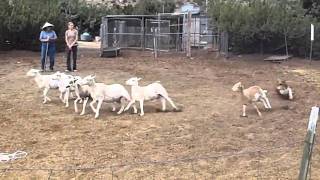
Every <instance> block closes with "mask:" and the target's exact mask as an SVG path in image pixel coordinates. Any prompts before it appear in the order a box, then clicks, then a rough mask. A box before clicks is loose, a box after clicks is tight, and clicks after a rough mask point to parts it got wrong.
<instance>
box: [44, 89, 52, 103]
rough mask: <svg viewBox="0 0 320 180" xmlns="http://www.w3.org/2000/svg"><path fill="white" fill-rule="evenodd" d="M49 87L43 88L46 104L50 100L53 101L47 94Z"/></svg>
mask: <svg viewBox="0 0 320 180" xmlns="http://www.w3.org/2000/svg"><path fill="white" fill-rule="evenodd" d="M48 91H49V89H48V88H45V89H44V90H43V104H45V103H46V102H47V100H48V101H51V99H50V98H49V97H48V96H47V94H48Z"/></svg>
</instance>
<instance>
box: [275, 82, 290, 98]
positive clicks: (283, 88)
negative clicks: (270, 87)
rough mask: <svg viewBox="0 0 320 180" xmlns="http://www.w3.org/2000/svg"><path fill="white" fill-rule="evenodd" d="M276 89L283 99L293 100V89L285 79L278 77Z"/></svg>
mask: <svg viewBox="0 0 320 180" xmlns="http://www.w3.org/2000/svg"><path fill="white" fill-rule="evenodd" d="M276 91H277V93H278V94H279V95H281V96H282V97H283V98H285V99H289V100H293V90H292V88H291V87H290V86H289V85H288V84H287V82H286V81H284V80H281V79H278V85H277V87H276Z"/></svg>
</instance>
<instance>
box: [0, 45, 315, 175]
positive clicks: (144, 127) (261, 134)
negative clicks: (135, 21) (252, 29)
mask: <svg viewBox="0 0 320 180" xmlns="http://www.w3.org/2000/svg"><path fill="white" fill-rule="evenodd" d="M97 54H98V53H97V52H96V50H92V49H91V50H84V49H83V50H80V55H79V56H80V60H79V70H80V71H79V72H78V73H77V74H78V75H81V76H84V75H88V74H91V73H95V74H96V76H97V81H99V82H105V83H121V84H124V81H125V80H127V79H128V78H130V77H132V76H139V77H142V78H143V80H142V81H141V83H142V85H145V84H148V83H150V82H153V81H156V80H160V81H161V83H162V84H163V85H164V86H165V87H166V88H167V90H168V92H169V94H170V96H171V97H172V99H173V100H174V101H175V102H176V103H177V104H178V105H179V106H182V107H183V112H168V113H162V112H158V111H157V109H158V108H160V103H159V102H148V103H146V104H145V116H144V117H139V116H137V115H133V114H130V113H126V114H123V115H120V116H118V115H116V114H115V113H112V112H110V106H108V105H103V108H102V111H101V114H100V118H99V119H97V120H96V119H94V115H93V114H92V112H91V110H89V108H88V111H87V114H86V115H85V116H79V115H78V114H75V113H74V111H73V108H72V107H70V108H65V107H63V105H62V104H61V102H60V101H59V99H58V93H57V92H56V91H51V92H50V93H49V95H50V97H52V100H53V101H52V102H50V103H48V104H42V103H41V97H40V94H41V92H40V91H39V90H37V89H36V86H35V83H34V82H33V81H32V80H31V79H28V78H27V77H26V76H25V73H26V72H27V71H28V70H29V69H30V68H32V67H38V63H39V57H38V54H37V53H31V52H22V51H17V52H16V51H15V52H9V53H5V54H1V57H0V67H1V68H0V87H1V89H0V91H1V94H0V107H1V110H2V111H1V112H0V142H1V143H0V152H13V151H16V150H24V151H27V152H28V153H29V155H28V156H27V157H26V158H25V159H21V160H17V161H14V162H12V163H9V164H0V169H4V168H18V169H19V168H35V169H39V168H40V169H41V168H44V170H25V171H14V170H12V171H2V170H0V178H1V179H46V178H48V176H49V175H50V177H51V178H52V179H72V178H76V179H90V178H91V179H111V178H112V177H113V178H114V179H257V178H260V179H296V177H297V175H298V169H299V163H300V158H301V156H302V154H301V150H302V146H301V145H302V141H303V139H304V136H305V133H306V127H307V119H308V115H309V110H310V107H311V106H313V105H315V104H317V103H318V101H319V98H318V97H319V95H318V94H319V93H318V91H317V87H316V84H314V83H313V82H309V81H308V79H310V78H309V76H307V75H306V74H303V75H298V74H297V73H294V72H292V71H293V70H295V69H303V70H304V72H308V73H309V72H315V73H318V70H317V69H318V68H319V66H320V63H318V62H313V66H308V65H304V64H305V63H304V61H303V60H300V59H292V60H290V61H288V62H285V63H283V64H281V65H278V64H271V63H268V62H264V61H263V58H262V57H260V56H243V57H241V58H238V57H235V58H232V59H229V60H222V59H215V58H213V57H215V55H214V54H207V53H199V55H200V56H199V57H198V58H194V59H192V60H189V59H185V58H183V57H181V56H177V55H163V56H162V57H161V58H159V59H157V60H154V59H153V57H152V56H151V54H150V53H149V52H144V53H142V52H126V53H125V54H124V55H123V57H119V58H116V59H100V58H99V57H98V55H97ZM18 62H19V63H18ZM64 63H65V59H64V58H63V54H59V55H58V57H57V66H56V69H57V70H64V68H65V65H64ZM278 77H281V78H282V79H286V80H288V82H289V83H290V85H291V86H293V88H294V89H295V90H296V94H297V95H298V97H297V99H295V101H293V102H291V101H284V100H282V99H281V98H279V97H278V96H277V94H276V92H275V91H274V88H275V83H276V80H277V78H278ZM239 80H241V81H242V82H243V84H245V85H246V86H250V85H254V84H257V85H260V86H262V87H263V88H264V89H267V90H269V93H270V94H269V95H270V101H271V104H272V106H273V110H272V111H271V112H266V111H264V110H263V111H262V115H263V117H262V118H259V117H258V116H257V114H256V113H255V111H254V109H253V108H252V107H249V108H248V115H249V117H248V118H240V117H239V115H240V112H241V104H239V103H240V101H239V95H238V94H234V93H233V92H232V91H231V87H232V85H233V84H234V83H236V82H238V81H239ZM168 106H169V105H168ZM261 107H262V106H261ZM284 107H289V108H287V109H286V108H284ZM261 109H262V108H261ZM292 143H297V145H294V146H289V145H290V144H292ZM279 146H282V147H283V148H276V147H279ZM272 148H275V149H273V150H270V151H266V152H265V151H262V152H261V153H255V152H252V153H245V152H247V151H256V150H266V149H272ZM241 152H242V153H241ZM317 152H319V150H318V149H317V148H316V149H315V156H314V157H313V164H312V167H313V169H317V168H319V167H320V164H319V163H318V162H319V157H318V156H317V155H316V154H317ZM233 153H236V154H237V153H241V154H239V155H233V156H231V155H230V154H233ZM226 155H229V156H226ZM186 158H187V159H188V158H191V159H193V160H190V159H189V160H186ZM177 159H184V160H183V161H182V160H180V161H175V160H177ZM141 161H143V162H145V161H148V162H150V161H162V162H166V163H152V164H150V163H149V164H144V163H140V162H141ZM110 165H119V166H114V167H112V168H109V166H110ZM100 166H106V168H101V169H87V170H85V169H82V170H75V171H73V170H70V171H67V170H65V171H52V172H51V173H50V171H48V170H45V169H46V168H48V169H51V168H53V169H70V168H71V169H73V168H79V167H80V168H81V167H82V168H83V167H100ZM312 177H313V178H314V179H316V178H319V177H320V173H319V172H317V171H313V172H312Z"/></svg>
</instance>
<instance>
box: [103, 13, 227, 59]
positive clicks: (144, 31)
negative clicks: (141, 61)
mask: <svg viewBox="0 0 320 180" xmlns="http://www.w3.org/2000/svg"><path fill="white" fill-rule="evenodd" d="M101 37H102V39H101V51H104V50H107V49H110V48H114V47H118V48H124V49H126V48H134V49H139V50H152V51H156V52H169V51H173V52H185V51H186V50H187V47H188V46H191V47H192V48H198V49H200V48H201V49H211V50H213V51H219V52H220V51H221V52H222V53H225V52H227V51H228V47H227V45H228V43H227V42H228V38H227V36H226V35H224V34H221V33H220V32H219V30H218V28H217V27H216V26H215V24H214V23H213V21H212V20H211V19H210V18H208V17H207V16H206V15H201V14H198V15H192V16H191V18H189V17H188V16H187V14H158V15H148V16H147V15H140V16H139V15H112V16H106V17H104V18H103V20H102V25H101ZM188 41H190V43H189V44H188Z"/></svg>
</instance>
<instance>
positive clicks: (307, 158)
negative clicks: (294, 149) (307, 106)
mask: <svg viewBox="0 0 320 180" xmlns="http://www.w3.org/2000/svg"><path fill="white" fill-rule="evenodd" d="M318 116H319V107H312V109H311V113H310V117H309V124H308V131H307V135H306V139H305V141H304V142H305V143H304V149H303V155H302V159H301V165H300V172H299V180H306V179H307V175H308V171H309V168H310V166H309V164H310V162H311V156H312V149H313V145H314V139H315V131H316V127H317V121H318Z"/></svg>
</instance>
